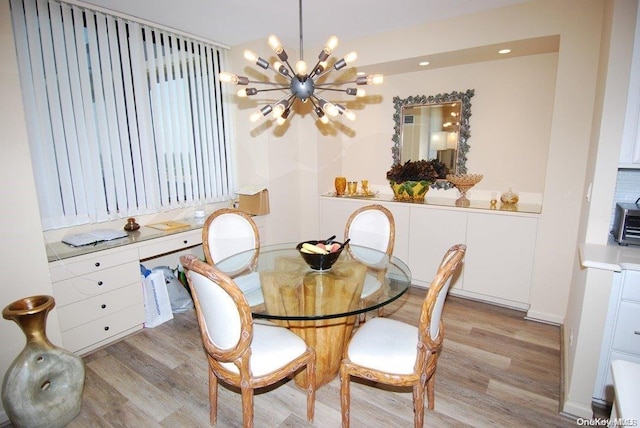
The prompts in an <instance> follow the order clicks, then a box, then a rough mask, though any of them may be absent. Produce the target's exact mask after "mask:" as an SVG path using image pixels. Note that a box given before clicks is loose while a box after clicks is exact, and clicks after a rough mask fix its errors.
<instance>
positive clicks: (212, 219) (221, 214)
mask: <svg viewBox="0 0 640 428" xmlns="http://www.w3.org/2000/svg"><path fill="white" fill-rule="evenodd" d="M202 234H203V236H202V242H203V244H204V245H203V247H204V255H205V259H206V261H207V262H208V263H210V264H215V263H216V262H219V261H221V260H224V259H225V258H227V257H229V256H233V255H235V254H238V253H242V252H245V251H248V250H252V249H256V248H259V247H260V236H259V235H258V227H257V226H256V224H255V222H254V221H253V220H252V219H251V217H250V216H249V215H247V214H245V213H243V212H242V211H239V210H236V209H232V208H224V209H221V210H218V211H216V212H214V213H213V214H211V215H210V216H209V217H208V218H207V220H206V221H205V224H204V227H203V229H202ZM253 257H254V255H253V254H251V253H247V257H246V260H238V261H237V262H238V263H237V267H235V268H229V267H227V269H226V270H227V271H228V272H231V271H234V270H241V269H242V268H244V267H245V266H246V265H248V264H249V263H251V261H252V258H253Z"/></svg>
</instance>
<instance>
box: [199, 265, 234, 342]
mask: <svg viewBox="0 0 640 428" xmlns="http://www.w3.org/2000/svg"><path fill="white" fill-rule="evenodd" d="M190 275H191V285H192V286H193V289H194V291H195V294H196V295H197V296H198V300H199V304H200V311H201V312H202V316H203V320H204V323H205V326H206V331H207V335H208V336H209V340H210V341H211V343H212V344H213V345H214V346H215V347H216V348H219V349H222V350H227V351H228V350H231V349H233V347H235V346H237V345H238V342H239V341H240V332H241V331H242V323H241V321H240V313H239V311H238V306H237V305H236V303H235V302H234V300H233V298H232V297H231V296H230V295H229V293H227V292H226V291H225V290H224V289H223V288H222V287H220V284H218V283H217V282H216V281H214V280H211V279H210V278H207V277H205V276H203V275H201V274H200V273H198V272H195V271H192V272H191V273H190Z"/></svg>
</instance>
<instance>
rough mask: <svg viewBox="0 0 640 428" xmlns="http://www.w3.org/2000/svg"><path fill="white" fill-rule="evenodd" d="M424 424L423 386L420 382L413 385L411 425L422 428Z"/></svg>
mask: <svg viewBox="0 0 640 428" xmlns="http://www.w3.org/2000/svg"><path fill="white" fill-rule="evenodd" d="M423 425H424V386H423V385H422V382H420V383H418V384H417V385H414V386H413V426H414V428H422V427H423Z"/></svg>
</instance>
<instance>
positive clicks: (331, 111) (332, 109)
mask: <svg viewBox="0 0 640 428" xmlns="http://www.w3.org/2000/svg"><path fill="white" fill-rule="evenodd" d="M322 110H324V112H325V113H327V114H328V115H329V116H333V117H335V116H337V115H338V113H339V111H338V107H336V106H335V105H334V104H331V103H330V102H326V103H324V105H323V106H322Z"/></svg>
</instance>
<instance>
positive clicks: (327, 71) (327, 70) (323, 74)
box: [316, 67, 335, 79]
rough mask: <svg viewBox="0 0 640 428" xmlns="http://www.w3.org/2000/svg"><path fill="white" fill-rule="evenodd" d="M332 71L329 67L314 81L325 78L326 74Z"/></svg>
mask: <svg viewBox="0 0 640 428" xmlns="http://www.w3.org/2000/svg"><path fill="white" fill-rule="evenodd" d="M333 70H335V69H334V68H333V67H329V68H327V69H326V70H325V71H324V72H323V73H320V74H319V75H318V76H317V77H316V79H321V78H322V77H324V76H326V75H327V74H329V73H331V72H332V71H333Z"/></svg>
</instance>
